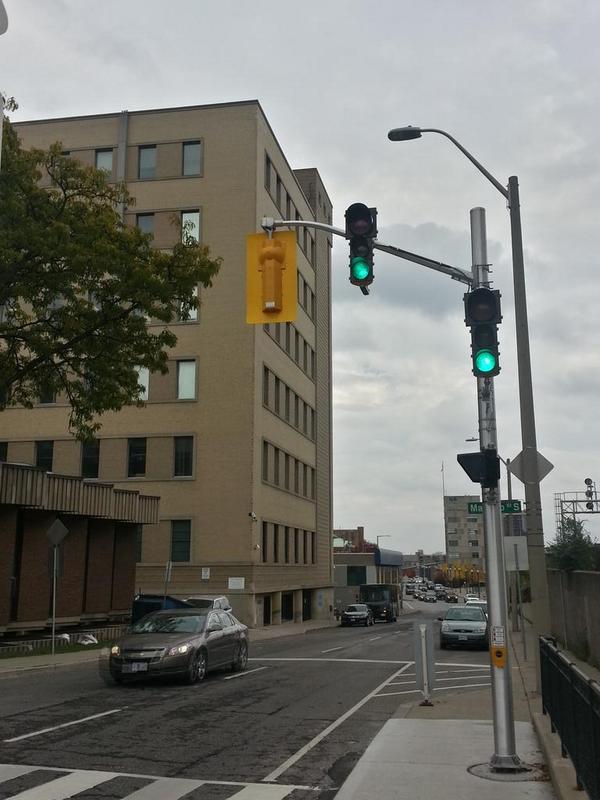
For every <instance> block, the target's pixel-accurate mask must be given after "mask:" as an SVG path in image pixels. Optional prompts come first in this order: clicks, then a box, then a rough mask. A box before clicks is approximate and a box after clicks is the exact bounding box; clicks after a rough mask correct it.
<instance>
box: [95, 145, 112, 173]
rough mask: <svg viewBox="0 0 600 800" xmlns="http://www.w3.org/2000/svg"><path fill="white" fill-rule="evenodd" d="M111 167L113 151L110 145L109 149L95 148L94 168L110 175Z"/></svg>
mask: <svg viewBox="0 0 600 800" xmlns="http://www.w3.org/2000/svg"><path fill="white" fill-rule="evenodd" d="M112 168H113V151H112V147H111V148H110V149H109V150H96V169H101V170H103V171H104V172H108V173H109V174H110V175H112Z"/></svg>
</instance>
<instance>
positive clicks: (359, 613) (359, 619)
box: [341, 603, 374, 627]
mask: <svg viewBox="0 0 600 800" xmlns="http://www.w3.org/2000/svg"><path fill="white" fill-rule="evenodd" d="M373 624H374V620H373V614H372V613H371V609H370V608H369V606H367V605H365V604H364V603H354V605H351V606H348V607H347V608H346V609H345V611H344V612H343V613H342V620H341V625H342V626H346V625H364V626H365V627H367V626H368V625H373Z"/></svg>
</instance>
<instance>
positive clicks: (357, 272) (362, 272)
mask: <svg viewBox="0 0 600 800" xmlns="http://www.w3.org/2000/svg"><path fill="white" fill-rule="evenodd" d="M369 270H370V267H369V264H368V262H367V261H365V259H364V258H360V257H357V258H353V259H352V261H351V263H350V272H351V273H352V277H353V278H354V280H357V281H364V279H365V278H367V277H368V275H369Z"/></svg>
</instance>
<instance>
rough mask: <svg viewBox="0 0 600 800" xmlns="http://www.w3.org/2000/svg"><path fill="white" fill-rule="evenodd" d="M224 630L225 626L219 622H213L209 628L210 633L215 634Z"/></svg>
mask: <svg viewBox="0 0 600 800" xmlns="http://www.w3.org/2000/svg"><path fill="white" fill-rule="evenodd" d="M222 630H223V626H222V625H220V624H219V623H218V622H211V623H210V625H209V626H208V632H209V633H215V632H216V631H222Z"/></svg>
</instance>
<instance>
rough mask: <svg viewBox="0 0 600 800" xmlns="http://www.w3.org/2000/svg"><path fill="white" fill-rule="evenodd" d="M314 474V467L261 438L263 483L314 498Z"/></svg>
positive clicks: (310, 498)
mask: <svg viewBox="0 0 600 800" xmlns="http://www.w3.org/2000/svg"><path fill="white" fill-rule="evenodd" d="M316 475H317V471H316V469H315V468H314V467H311V466H309V465H308V464H305V463H304V462H303V461H300V459H298V458H296V457H295V456H292V455H290V454H289V453H286V452H285V450H281V449H280V448H279V447H276V446H275V445H274V444H271V442H267V441H266V439H263V448H262V479H263V481H265V483H269V484H271V486H276V487H277V488H278V489H285V490H286V491H287V492H293V493H294V494H297V495H300V496H301V497H306V498H307V499H308V500H314V499H315V497H316Z"/></svg>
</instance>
